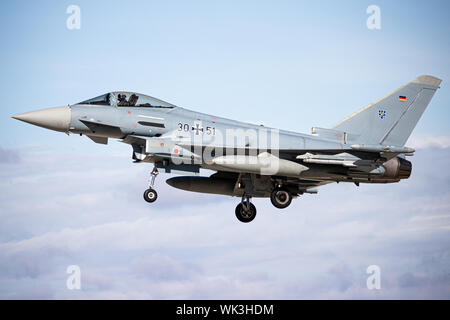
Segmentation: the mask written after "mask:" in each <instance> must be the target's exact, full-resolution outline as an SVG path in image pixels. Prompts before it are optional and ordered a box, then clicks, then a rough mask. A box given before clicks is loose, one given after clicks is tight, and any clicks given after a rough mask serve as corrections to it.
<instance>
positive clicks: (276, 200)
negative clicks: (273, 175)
mask: <svg viewBox="0 0 450 320" xmlns="http://www.w3.org/2000/svg"><path fill="white" fill-rule="evenodd" d="M270 201H271V202H272V204H273V205H274V207H275V208H278V209H284V208H287V207H289V205H290V204H291V201H292V195H291V194H290V193H289V191H287V190H285V189H282V188H276V189H275V190H273V191H272V193H271V194H270Z"/></svg>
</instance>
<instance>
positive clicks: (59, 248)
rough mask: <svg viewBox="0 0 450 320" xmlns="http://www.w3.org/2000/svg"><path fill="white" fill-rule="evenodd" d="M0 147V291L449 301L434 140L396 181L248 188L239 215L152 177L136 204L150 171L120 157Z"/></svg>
mask: <svg viewBox="0 0 450 320" xmlns="http://www.w3.org/2000/svg"><path fill="white" fill-rule="evenodd" d="M418 148H419V147H418ZM0 151H1V153H2V154H11V155H14V156H12V158H8V159H7V161H1V162H0V168H1V171H0V174H1V176H0V178H1V181H0V217H1V221H2V223H1V225H0V241H1V243H0V297H1V298H6V299H13V298H30V299H35V298H49V299H53V298H62V299H79V298H88V299H90V298H106V299H108V298H118V299H122V298H131V299H147V298H149V299H154V298H158V299H182V298H194V299H197V298H206V299H213V298H219V299H220V298H224V299H228V298H238V299H239V298H250V299H251V298H256V299H257V298H261V299H268V298H276V299H278V298H286V299H299V298H306V299H314V298H325V299H328V298H331V299H333V298H339V299H340V298H363V299H364V298H368V299H371V298H388V299H389V298H447V299H448V298H450V274H449V272H448V267H449V265H450V247H449V245H448V244H449V243H450V241H449V240H450V201H449V200H450V189H449V185H450V174H449V173H448V170H447V165H448V158H449V156H450V149H449V148H448V147H439V148H434V147H432V145H423V148H420V149H418V151H417V152H416V155H415V156H414V157H413V158H412V160H413V174H412V176H411V178H410V179H409V180H406V181H402V182H401V183H399V184H392V185H361V186H360V187H359V188H358V187H356V186H355V185H353V184H342V183H341V184H339V185H337V184H332V185H328V186H325V187H323V188H321V190H320V191H319V194H318V195H305V196H302V197H299V199H296V200H295V201H294V202H293V204H292V205H291V207H289V208H288V209H285V210H279V209H275V208H274V207H272V206H271V204H270V201H268V200H267V199H257V200H255V204H256V206H257V208H258V216H257V218H256V219H255V220H254V221H253V222H252V223H250V224H242V223H240V222H238V221H237V219H236V218H235V216H234V207H235V205H236V204H237V202H238V201H239V200H238V199H236V198H228V197H222V196H211V195H201V194H195V193H189V192H184V191H180V190H177V189H172V188H170V187H169V186H167V185H166V184H165V183H164V180H165V178H168V176H166V175H164V174H161V175H160V176H159V177H158V181H157V188H158V193H159V199H158V201H157V202H156V203H154V204H151V205H150V204H147V203H146V202H145V201H143V199H142V192H143V190H144V189H145V187H146V186H145V184H146V181H147V178H148V174H149V171H150V169H151V168H150V167H149V166H148V165H145V164H132V163H131V161H130V160H129V159H128V158H127V157H126V156H107V155H89V156H83V155H79V154H78V155H57V156H55V155H46V154H42V153H36V152H34V151H29V152H25V151H20V150H16V151H12V150H5V149H1V150H0ZM73 264H75V265H79V266H80V268H81V283H82V289H81V290H79V291H77V290H74V291H71V290H68V289H67V288H66V279H67V277H68V275H67V274H66V268H67V266H69V265H73ZM369 265H378V266H380V268H381V277H382V278H381V286H382V287H381V290H368V289H367V288H366V279H367V277H368V274H366V269H367V267H368V266H369Z"/></svg>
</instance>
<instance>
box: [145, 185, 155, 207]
mask: <svg viewBox="0 0 450 320" xmlns="http://www.w3.org/2000/svg"><path fill="white" fill-rule="evenodd" d="M156 199H158V193H157V192H156V191H155V190H154V189H151V188H150V189H147V190H145V191H144V200H145V201H147V202H149V203H152V202H155V201H156Z"/></svg>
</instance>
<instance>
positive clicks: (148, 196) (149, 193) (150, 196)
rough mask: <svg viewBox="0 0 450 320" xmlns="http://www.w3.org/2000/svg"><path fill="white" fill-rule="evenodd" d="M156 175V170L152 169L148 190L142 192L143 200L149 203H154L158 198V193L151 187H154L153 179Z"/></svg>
mask: <svg viewBox="0 0 450 320" xmlns="http://www.w3.org/2000/svg"><path fill="white" fill-rule="evenodd" d="M158 173H159V172H158V169H157V168H156V167H154V168H153V170H152V173H151V178H150V183H149V186H148V189H147V190H145V191H144V200H145V201H147V202H149V203H152V202H155V201H156V199H157V198H158V193H157V192H156V190H155V189H153V187H154V186H155V179H156V176H157V175H158Z"/></svg>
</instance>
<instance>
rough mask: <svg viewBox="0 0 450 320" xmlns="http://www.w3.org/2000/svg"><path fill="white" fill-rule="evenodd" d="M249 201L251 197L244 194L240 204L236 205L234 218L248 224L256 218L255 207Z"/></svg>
mask: <svg viewBox="0 0 450 320" xmlns="http://www.w3.org/2000/svg"><path fill="white" fill-rule="evenodd" d="M250 199H251V197H249V196H247V195H245V194H244V195H243V196H242V200H241V203H239V204H238V205H237V207H236V210H235V213H236V218H238V220H239V221H241V222H244V223H247V222H250V221H252V220H253V219H255V217H256V207H255V205H254V204H253V203H251V202H250Z"/></svg>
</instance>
